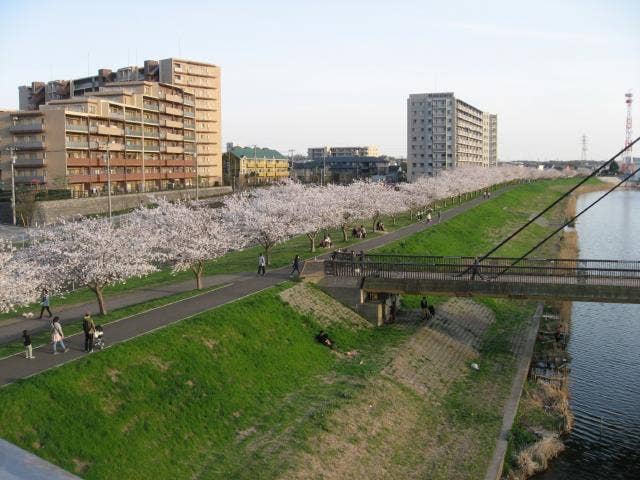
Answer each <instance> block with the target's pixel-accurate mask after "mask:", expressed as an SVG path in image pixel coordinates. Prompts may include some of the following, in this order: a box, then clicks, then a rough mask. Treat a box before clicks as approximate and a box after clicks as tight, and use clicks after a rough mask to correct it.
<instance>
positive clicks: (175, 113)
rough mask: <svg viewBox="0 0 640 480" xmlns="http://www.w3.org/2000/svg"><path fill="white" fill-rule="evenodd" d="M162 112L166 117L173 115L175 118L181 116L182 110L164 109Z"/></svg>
mask: <svg viewBox="0 0 640 480" xmlns="http://www.w3.org/2000/svg"><path fill="white" fill-rule="evenodd" d="M164 111H165V113H166V114H168V115H175V116H177V117H181V116H182V114H183V111H182V109H180V108H174V107H164Z"/></svg>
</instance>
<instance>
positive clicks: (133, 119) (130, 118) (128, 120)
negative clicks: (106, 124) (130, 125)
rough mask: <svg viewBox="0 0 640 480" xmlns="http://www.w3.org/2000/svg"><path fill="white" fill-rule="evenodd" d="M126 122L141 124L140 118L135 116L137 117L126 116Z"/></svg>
mask: <svg viewBox="0 0 640 480" xmlns="http://www.w3.org/2000/svg"><path fill="white" fill-rule="evenodd" d="M126 120H127V122H136V123H140V122H142V117H140V116H137V115H126Z"/></svg>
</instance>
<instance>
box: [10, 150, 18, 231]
mask: <svg viewBox="0 0 640 480" xmlns="http://www.w3.org/2000/svg"><path fill="white" fill-rule="evenodd" d="M9 151H10V152H11V219H12V223H13V225H16V224H17V221H16V174H15V165H16V160H17V157H16V148H15V147H10V148H9Z"/></svg>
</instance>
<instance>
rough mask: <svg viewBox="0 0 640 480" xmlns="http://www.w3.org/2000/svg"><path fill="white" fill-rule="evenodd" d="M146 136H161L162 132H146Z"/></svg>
mask: <svg viewBox="0 0 640 480" xmlns="http://www.w3.org/2000/svg"><path fill="white" fill-rule="evenodd" d="M144 136H145V138H160V134H159V133H158V132H147V131H146V130H145V132H144Z"/></svg>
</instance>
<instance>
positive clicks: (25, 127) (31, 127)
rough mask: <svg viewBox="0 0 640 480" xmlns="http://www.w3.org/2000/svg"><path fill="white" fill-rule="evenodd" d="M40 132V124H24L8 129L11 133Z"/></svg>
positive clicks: (41, 128) (41, 126) (41, 127)
mask: <svg viewBox="0 0 640 480" xmlns="http://www.w3.org/2000/svg"><path fill="white" fill-rule="evenodd" d="M42 130H43V125H42V123H25V124H18V125H11V126H10V127H9V131H10V132H11V133H20V132H41V131H42Z"/></svg>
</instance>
